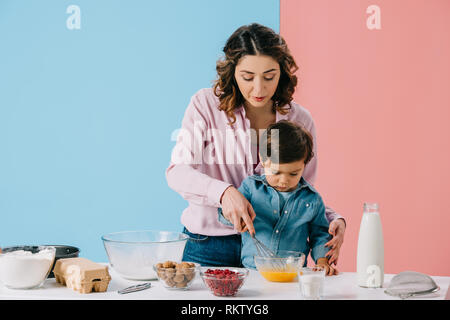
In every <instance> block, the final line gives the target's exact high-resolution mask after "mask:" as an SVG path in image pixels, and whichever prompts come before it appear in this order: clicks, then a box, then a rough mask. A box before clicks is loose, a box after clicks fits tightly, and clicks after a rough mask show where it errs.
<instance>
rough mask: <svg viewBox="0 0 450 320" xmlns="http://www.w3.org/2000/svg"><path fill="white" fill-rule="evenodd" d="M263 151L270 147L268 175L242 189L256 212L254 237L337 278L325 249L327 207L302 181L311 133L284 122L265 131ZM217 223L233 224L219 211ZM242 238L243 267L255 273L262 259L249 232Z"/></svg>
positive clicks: (310, 153) (265, 162) (263, 154)
mask: <svg viewBox="0 0 450 320" xmlns="http://www.w3.org/2000/svg"><path fill="white" fill-rule="evenodd" d="M274 130H276V131H274ZM260 146H265V147H267V152H260V154H259V156H260V159H261V163H262V165H263V167H264V174H263V175H261V176H259V175H253V176H250V177H247V178H246V179H245V180H244V181H243V182H242V184H241V186H240V187H239V189H238V190H239V191H240V192H241V193H242V194H243V195H244V196H245V197H246V198H247V200H248V201H249V202H250V203H251V205H252V207H253V209H254V211H255V213H256V217H255V219H254V221H253V225H254V227H255V232H256V234H255V236H256V238H258V239H259V240H260V241H262V242H263V243H264V244H265V245H266V246H267V247H268V248H270V249H271V250H272V251H273V252H275V253H276V252H278V251H279V250H291V251H300V252H303V253H304V254H305V257H306V258H307V257H308V255H309V253H310V252H311V256H312V258H313V260H314V261H315V263H316V265H321V266H323V267H324V268H325V271H326V274H327V275H333V274H335V273H337V270H335V269H334V268H333V267H332V266H330V265H329V264H328V258H327V257H325V254H326V253H327V252H328V249H327V248H326V247H325V244H326V243H327V242H328V241H329V240H330V239H331V236H330V235H329V233H328V227H329V223H328V220H327V218H326V216H325V205H324V203H323V201H322V198H321V196H320V195H319V193H318V192H317V191H316V190H315V189H314V188H313V187H312V186H311V185H310V184H309V183H308V182H307V181H306V180H305V179H303V178H302V174H303V170H304V169H305V165H306V164H307V163H308V162H309V161H310V160H311V158H312V157H313V140H312V136H311V134H310V133H309V132H308V131H306V130H305V129H304V128H302V127H300V126H298V125H296V124H294V123H292V122H289V121H286V120H282V121H279V122H277V123H275V124H272V125H270V126H269V127H268V128H267V130H266V131H265V133H264V134H263V135H262V136H261V141H260ZM260 150H261V148H260ZM219 221H220V222H222V223H225V224H227V225H232V224H231V222H229V221H228V220H226V219H225V217H224V216H223V215H222V211H221V209H220V208H219ZM241 236H242V249H241V263H242V265H243V266H244V267H247V268H252V269H255V268H256V266H255V262H254V259H253V257H254V256H255V255H258V254H257V251H256V247H255V245H254V243H253V239H252V237H251V235H250V234H249V232H244V233H242V234H241ZM305 266H306V259H305Z"/></svg>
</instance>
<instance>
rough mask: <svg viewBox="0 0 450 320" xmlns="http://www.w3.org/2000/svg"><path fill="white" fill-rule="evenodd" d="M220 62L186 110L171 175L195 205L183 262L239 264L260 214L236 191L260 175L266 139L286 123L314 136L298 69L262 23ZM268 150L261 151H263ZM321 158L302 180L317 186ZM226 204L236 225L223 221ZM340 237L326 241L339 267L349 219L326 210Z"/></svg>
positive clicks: (247, 30)
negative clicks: (298, 92) (297, 98)
mask: <svg viewBox="0 0 450 320" xmlns="http://www.w3.org/2000/svg"><path fill="white" fill-rule="evenodd" d="M223 51H224V53H225V56H224V58H223V59H221V60H219V61H218V62H217V66H216V70H217V73H218V79H217V80H216V82H215V84H214V87H213V88H208V89H201V90H200V91H198V92H197V93H196V94H195V95H194V96H193V97H192V98H191V101H190V103H189V106H188V108H187V109H186V112H185V115H184V119H183V122H182V128H181V130H180V133H179V135H178V138H177V143H176V145H175V147H174V150H173V152H172V159H171V163H170V165H169V167H168V168H167V170H166V178H167V182H168V184H169V187H171V188H172V189H173V190H175V191H176V192H178V193H179V194H180V195H181V196H182V197H183V198H184V199H186V200H187V201H188V202H189V206H188V207H187V208H186V209H185V210H184V211H183V214H182V216H181V222H182V224H183V225H184V226H185V228H184V231H183V232H184V233H186V234H188V235H189V236H190V237H191V238H193V239H197V241H195V240H194V241H188V242H187V244H186V247H185V250H184V255H183V260H185V261H193V262H198V263H200V264H201V265H208V266H239V265H240V250H241V248H240V246H241V242H240V235H239V233H241V232H246V231H249V232H250V233H254V232H255V230H254V227H253V223H252V221H253V219H254V217H255V215H256V214H257V213H255V212H254V211H253V208H252V206H251V205H250V203H249V202H248V201H247V199H246V198H245V197H244V196H243V195H242V194H241V193H240V192H239V191H238V190H237V187H239V186H240V184H241V182H242V181H243V180H244V179H245V178H246V177H247V176H249V175H252V174H260V173H262V172H261V164H260V161H259V159H258V156H257V154H258V150H259V147H260V146H259V139H258V137H259V134H260V133H261V131H262V130H264V129H266V128H267V127H268V126H269V125H270V124H272V123H275V122H278V121H280V120H282V119H286V120H290V121H293V122H297V123H300V124H302V125H303V126H304V127H306V129H308V130H309V131H310V132H311V134H312V135H313V137H314V149H315V150H314V151H315V152H314V154H317V148H316V143H315V139H316V138H315V127H314V122H313V119H312V117H311V115H310V113H309V112H308V111H307V110H306V109H304V108H303V107H301V106H299V105H298V104H296V103H295V102H293V101H292V95H293V93H294V90H295V86H296V85H297V77H296V76H295V75H294V72H295V71H296V70H297V69H298V67H297V65H296V63H295V61H294V59H293V57H292V55H291V54H290V52H289V49H288V47H287V45H286V43H285V41H284V40H283V38H282V37H281V36H280V35H278V34H276V33H275V32H274V31H273V30H272V29H270V28H267V27H264V26H262V25H259V24H256V23H254V24H251V25H248V26H242V27H240V28H239V29H237V30H236V31H235V32H234V33H233V34H232V35H231V37H230V38H229V39H228V40H227V42H226V44H225V47H224V49H223ZM263 147H264V146H261V148H263ZM316 168H317V156H314V157H313V159H312V160H311V161H310V162H309V163H308V165H307V166H306V167H305V170H304V174H303V177H304V179H305V180H307V181H308V182H309V183H311V184H314V182H315V177H316ZM219 207H221V208H222V212H223V215H224V216H225V218H227V220H229V221H231V222H233V226H234V227H229V226H225V225H224V224H222V223H220V222H219V221H218V215H217V208H219ZM326 215H327V219H328V221H329V222H330V228H329V233H330V234H332V235H333V238H332V239H331V240H330V241H329V242H328V243H327V245H328V247H329V248H330V251H329V252H328V254H327V255H328V256H329V257H330V264H331V263H334V264H336V263H337V261H338V257H339V250H340V247H341V245H342V242H343V239H344V233H345V222H344V219H343V218H342V217H341V216H340V215H338V214H337V213H335V212H334V211H333V210H332V209H330V208H328V207H327V209H326Z"/></svg>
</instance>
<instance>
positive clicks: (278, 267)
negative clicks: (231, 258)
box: [252, 235, 285, 272]
mask: <svg viewBox="0 0 450 320" xmlns="http://www.w3.org/2000/svg"><path fill="white" fill-rule="evenodd" d="M252 238H253V243H254V244H255V247H256V251H258V255H259V256H260V257H263V258H271V259H267V261H268V262H269V266H270V269H272V270H274V271H279V272H282V271H284V269H285V263H284V262H283V261H282V259H281V257H280V256H278V255H276V254H275V253H273V251H272V250H270V249H269V248H268V247H266V245H264V243H262V242H261V241H259V240H258V239H256V237H255V235H252Z"/></svg>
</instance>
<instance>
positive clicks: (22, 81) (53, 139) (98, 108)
mask: <svg viewBox="0 0 450 320" xmlns="http://www.w3.org/2000/svg"><path fill="white" fill-rule="evenodd" d="M72 4H74V5H78V6H79V7H80V9H81V29H79V30H76V29H74V30H69V29H68V28H67V26H66V20H67V19H68V18H69V16H70V14H68V13H66V9H67V7H68V6H69V5H72ZM252 22H259V23H262V24H265V25H267V26H269V27H272V28H273V29H275V30H276V31H279V1H277V0H265V1H261V0H246V1H241V0H228V1H211V0H192V1H185V0H178V1H137V0H132V1H125V0H123V1H110V0H109V1H106V0H96V1H87V0H86V1H82V0H73V1H60V0H54V1H15V0H6V1H5V0H2V1H1V2H0V245H1V246H8V245H19V244H69V245H75V246H78V247H79V248H81V255H82V256H84V257H87V258H89V259H93V260H95V261H107V257H106V254H105V252H104V249H103V244H102V241H101V236H102V235H103V234H105V233H109V232H115V231H121V230H140V229H157V230H172V231H180V230H181V228H182V226H181V223H180V215H181V212H182V210H183V209H184V208H185V207H186V202H185V201H184V200H183V199H182V198H181V197H180V196H179V195H178V194H177V193H175V192H174V191H172V190H171V189H169V187H168V186H167V183H166V180H165V169H166V168H167V166H168V163H169V159H170V153H171V150H172V147H173V146H174V141H172V140H171V135H172V132H173V131H174V130H175V129H177V128H179V127H180V125H181V120H182V117H183V114H184V110H185V108H186V107H187V105H188V102H189V99H190V97H191V96H192V95H193V94H194V93H195V92H196V91H197V90H198V89H200V88H203V87H210V86H211V83H212V81H213V80H214V79H215V62H216V60H217V59H218V58H219V57H220V56H221V49H222V47H223V45H224V44H225V41H226V39H227V38H228V37H229V36H230V35H231V33H232V32H233V31H234V30H235V29H236V28H238V27H239V26H241V25H243V24H249V23H252Z"/></svg>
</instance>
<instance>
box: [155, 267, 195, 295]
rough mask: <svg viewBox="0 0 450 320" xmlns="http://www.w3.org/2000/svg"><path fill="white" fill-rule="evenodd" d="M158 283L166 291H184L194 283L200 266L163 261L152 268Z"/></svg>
mask: <svg viewBox="0 0 450 320" xmlns="http://www.w3.org/2000/svg"><path fill="white" fill-rule="evenodd" d="M153 268H154V269H155V272H156V275H157V277H158V279H159V281H160V282H161V283H162V284H163V286H164V287H165V288H167V289H172V290H186V289H188V288H189V287H190V286H191V284H192V283H193V282H194V279H195V276H196V275H197V273H198V270H199V268H200V265H199V264H198V263H194V262H186V261H183V262H174V261H165V262H160V263H157V264H155V265H154V266H153Z"/></svg>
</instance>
